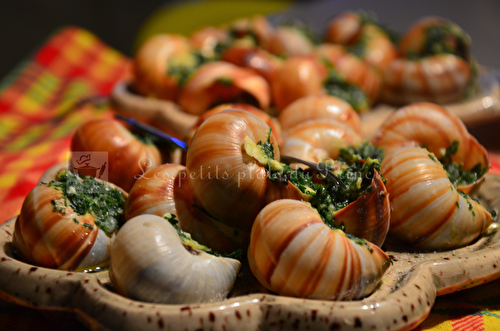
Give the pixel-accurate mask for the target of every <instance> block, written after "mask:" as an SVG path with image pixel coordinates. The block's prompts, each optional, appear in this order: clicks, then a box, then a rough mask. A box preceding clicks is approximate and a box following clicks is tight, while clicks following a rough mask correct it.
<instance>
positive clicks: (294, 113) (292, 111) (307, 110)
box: [278, 95, 362, 134]
mask: <svg viewBox="0 0 500 331" xmlns="http://www.w3.org/2000/svg"><path fill="white" fill-rule="evenodd" d="M320 118H330V119H334V120H337V121H340V122H343V123H345V124H348V125H349V126H351V127H352V128H353V129H354V131H356V132H357V133H359V134H362V132H361V119H360V118H359V115H358V114H357V113H356V111H355V110H354V109H353V108H352V107H351V106H350V105H349V104H348V103H347V102H345V101H344V100H342V99H339V98H337V97H334V96H330V95H310V96H306V97H303V98H300V99H297V100H295V101H294V102H293V103H291V104H289V105H288V106H287V107H286V108H285V109H283V110H282V111H281V112H280V114H279V117H278V119H279V123H280V124H281V128H282V129H283V131H287V130H290V129H291V128H293V127H294V126H296V125H299V124H301V123H303V122H306V121H308V120H313V119H320Z"/></svg>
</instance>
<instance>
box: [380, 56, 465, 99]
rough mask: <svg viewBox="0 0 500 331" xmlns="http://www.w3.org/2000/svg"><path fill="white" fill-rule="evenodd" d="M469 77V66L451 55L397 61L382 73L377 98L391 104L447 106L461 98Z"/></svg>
mask: <svg viewBox="0 0 500 331" xmlns="http://www.w3.org/2000/svg"><path fill="white" fill-rule="evenodd" d="M471 77H472V71H471V69H470V66H469V64H468V63H467V62H466V61H465V60H463V59H461V58H460V57H458V56H455V55H452V54H438V55H434V56H430V57H426V58H423V59H421V60H409V59H405V58H400V59H396V60H394V61H393V62H392V63H391V64H390V65H389V66H388V67H387V69H386V70H385V71H384V74H383V79H384V84H385V85H384V88H383V89H382V93H381V99H382V100H383V101H385V102H387V103H390V104H394V105H404V104H407V103H412V102H419V101H428V102H434V103H439V104H446V103H451V102H455V101H457V100H460V99H461V98H462V97H463V96H464V93H465V90H466V88H467V84H468V83H469V80H470V79H471Z"/></svg>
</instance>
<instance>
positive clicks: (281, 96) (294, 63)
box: [271, 55, 327, 112]
mask: <svg viewBox="0 0 500 331" xmlns="http://www.w3.org/2000/svg"><path fill="white" fill-rule="evenodd" d="M326 74H327V69H326V68H325V66H324V65H323V64H322V63H320V62H319V61H318V59H317V58H316V57H315V56H312V55H309V56H293V57H290V58H288V59H287V60H286V61H284V63H283V64H282V66H281V67H279V68H278V70H277V72H276V76H275V78H274V80H273V81H272V85H271V91H272V95H273V103H274V105H275V107H276V108H277V110H278V112H279V111H280V110H281V109H283V108H285V107H286V106H288V105H289V104H290V103H292V102H293V101H295V100H297V99H299V98H302V97H305V96H308V95H319V94H324V93H325V91H324V88H323V80H324V78H325V77H326Z"/></svg>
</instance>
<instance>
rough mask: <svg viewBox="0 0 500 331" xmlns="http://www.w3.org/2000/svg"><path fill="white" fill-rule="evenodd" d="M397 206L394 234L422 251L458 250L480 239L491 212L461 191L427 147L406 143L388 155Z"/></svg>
mask: <svg viewBox="0 0 500 331" xmlns="http://www.w3.org/2000/svg"><path fill="white" fill-rule="evenodd" d="M381 171H382V174H383V175H384V178H385V179H386V180H387V184H386V187H387V191H388V192H389V198H390V201H391V206H392V215H391V225H390V229H389V235H390V238H391V239H394V240H397V241H400V242H403V243H406V244H410V245H412V246H413V247H414V248H417V249H422V250H441V249H454V248H458V247H462V246H465V245H467V244H469V243H471V242H472V241H474V240H475V239H477V238H478V237H479V236H480V235H481V234H482V233H483V232H484V231H485V230H486V228H487V227H488V226H489V225H490V224H491V222H492V216H491V215H490V213H488V212H487V211H486V210H485V209H484V208H483V207H482V206H481V205H480V204H479V203H478V202H477V201H475V200H474V199H472V198H470V197H469V196H467V195H464V194H463V193H460V192H459V191H458V190H457V189H456V188H455V187H454V186H453V184H452V183H451V182H450V180H449V179H448V176H447V174H446V172H445V170H444V169H443V167H442V165H441V163H439V161H437V159H436V158H435V157H434V156H433V155H432V154H430V153H429V151H427V150H426V149H423V148H420V147H401V148H398V149H396V150H393V151H392V152H390V153H389V154H387V155H386V156H385V157H384V161H383V162H382V164H381Z"/></svg>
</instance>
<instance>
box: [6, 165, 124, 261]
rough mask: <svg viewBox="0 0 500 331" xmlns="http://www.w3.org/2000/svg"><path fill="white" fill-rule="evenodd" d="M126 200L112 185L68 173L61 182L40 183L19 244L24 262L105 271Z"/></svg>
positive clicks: (22, 218)
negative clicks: (96, 268) (101, 269)
mask: <svg viewBox="0 0 500 331" xmlns="http://www.w3.org/2000/svg"><path fill="white" fill-rule="evenodd" d="M126 197H127V194H126V193H125V192H123V191H121V190H119V189H117V188H116V187H113V186H111V185H110V184H109V183H106V182H101V181H98V180H96V179H94V178H93V177H80V176H78V175H75V174H73V173H71V172H69V171H66V170H63V171H62V172H60V173H59V174H58V175H57V178H56V180H55V181H51V182H49V183H40V184H39V185H38V186H36V187H35V188H34V189H33V190H31V192H30V193H29V194H28V196H27V197H26V199H25V200H24V203H23V206H22V209H21V213H20V214H19V216H18V218H17V220H16V225H15V232H14V237H13V244H14V246H15V247H16V248H17V249H18V251H19V253H20V255H21V257H22V258H23V259H24V260H26V261H27V262H30V263H33V264H36V265H39V266H42V267H46V268H57V269H63V270H85V269H92V268H95V267H104V266H106V265H107V264H108V263H109V258H110V250H111V243H112V241H113V238H114V233H115V232H116V231H117V230H118V225H119V222H120V221H121V217H122V213H123V205H124V203H125V199H126Z"/></svg>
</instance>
